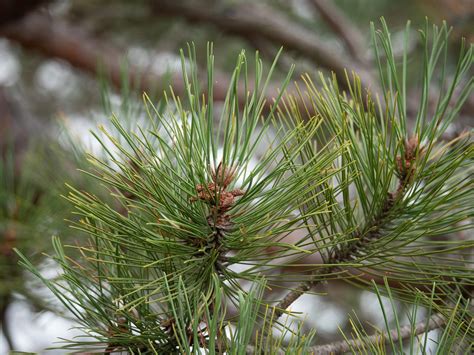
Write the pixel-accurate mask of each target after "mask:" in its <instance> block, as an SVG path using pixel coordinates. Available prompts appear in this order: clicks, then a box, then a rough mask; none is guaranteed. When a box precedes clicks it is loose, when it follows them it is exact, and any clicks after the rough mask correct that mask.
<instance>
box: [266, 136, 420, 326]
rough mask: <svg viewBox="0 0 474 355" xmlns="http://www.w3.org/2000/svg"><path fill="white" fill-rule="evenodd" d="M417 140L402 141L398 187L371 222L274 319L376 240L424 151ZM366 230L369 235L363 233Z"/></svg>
mask: <svg viewBox="0 0 474 355" xmlns="http://www.w3.org/2000/svg"><path fill="white" fill-rule="evenodd" d="M418 145H419V141H418V137H416V136H413V137H412V138H410V139H409V140H408V141H406V142H405V155H404V157H403V158H402V157H399V156H397V157H396V166H395V169H396V171H397V175H398V187H397V189H396V190H395V192H390V193H388V194H387V197H386V199H385V201H384V203H383V204H382V208H381V209H380V211H379V212H378V213H377V214H376V215H375V216H374V217H373V219H372V220H371V221H370V222H369V223H368V224H367V225H366V226H365V227H364V228H363V229H362V230H359V231H357V232H355V235H353V238H352V239H354V240H353V241H352V242H351V243H349V245H348V246H347V247H345V248H344V247H343V248H341V249H338V250H336V251H335V252H334V253H333V254H332V255H331V256H330V257H329V258H328V259H327V261H326V264H330V266H327V267H324V268H321V269H319V270H318V271H317V272H315V273H313V275H312V276H313V277H315V279H312V280H310V281H305V282H303V283H301V284H300V285H299V286H298V287H296V288H295V289H293V290H292V291H290V292H289V293H288V294H287V295H286V296H285V297H284V298H283V299H282V300H281V301H280V302H279V303H278V304H277V305H276V306H275V319H278V318H279V317H280V316H281V315H283V313H285V310H286V309H287V308H288V307H289V306H291V305H292V304H293V302H295V301H296V300H297V299H298V298H299V297H300V296H302V295H303V294H304V293H306V292H308V291H310V290H311V289H312V288H314V287H315V286H317V285H319V284H320V283H321V282H322V281H324V280H325V278H324V277H321V278H317V276H323V275H327V274H329V273H331V272H333V271H334V270H336V269H337V268H338V264H341V263H343V262H345V261H348V260H350V259H351V258H352V256H354V255H355V254H356V253H357V252H358V251H359V250H361V249H363V248H364V246H365V245H367V244H369V243H370V242H371V241H373V240H376V239H379V237H380V230H381V228H382V226H383V224H384V223H386V222H387V216H388V215H389V213H390V211H391V210H392V208H393V206H394V205H395V202H396V201H398V200H400V199H402V198H403V195H404V194H405V191H406V189H407V187H408V186H409V184H410V182H411V181H412V179H413V176H414V170H415V168H416V165H415V159H416V151H417V150H418V152H420V153H421V152H422V151H423V149H422V148H419V146H418ZM366 231H368V232H366Z"/></svg>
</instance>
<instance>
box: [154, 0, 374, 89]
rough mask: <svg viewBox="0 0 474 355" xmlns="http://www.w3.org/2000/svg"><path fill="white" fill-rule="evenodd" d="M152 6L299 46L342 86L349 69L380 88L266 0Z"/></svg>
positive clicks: (166, 0)
mask: <svg viewBox="0 0 474 355" xmlns="http://www.w3.org/2000/svg"><path fill="white" fill-rule="evenodd" d="M150 3H151V6H152V9H153V10H154V11H155V12H156V14H157V15H159V16H169V15H171V16H177V17H183V18H185V19H186V20H187V21H189V22H200V23H208V24H211V25H214V26H216V27H218V28H219V29H220V30H222V31H225V32H228V33H232V34H234V35H238V36H240V37H243V38H245V39H247V40H253V39H255V37H259V38H263V39H266V40H268V41H270V42H273V43H275V44H276V45H278V46H281V45H283V46H284V47H285V48H286V49H287V50H288V49H289V50H295V51H297V52H298V53H299V54H302V55H304V56H306V57H307V58H309V59H311V60H312V61H313V62H314V63H316V64H318V65H319V66H320V67H321V68H325V69H327V70H330V71H333V72H334V73H335V74H336V75H337V77H338V78H339V80H340V84H341V85H342V86H346V85H347V84H346V82H345V79H344V78H345V71H346V70H347V71H349V72H350V71H352V70H353V71H355V72H357V73H358V75H359V76H360V77H361V80H362V84H363V85H362V86H363V87H365V88H371V89H372V90H373V91H378V90H377V84H376V80H375V79H374V77H373V75H372V73H371V72H370V71H369V70H367V69H365V68H364V67H362V66H361V65H357V64H356V63H354V62H352V61H350V60H347V59H344V58H343V56H341V55H340V54H339V53H337V52H335V51H333V50H332V49H331V48H330V47H329V46H327V45H326V44H325V43H324V42H323V41H322V40H321V38H320V37H319V36H318V35H317V34H316V33H315V32H313V31H311V30H309V29H307V28H305V27H303V26H301V25H299V24H298V23H295V22H293V21H291V20H290V19H288V18H286V17H285V16H283V15H282V14H281V13H279V12H277V11H276V10H275V9H273V8H271V7H269V6H266V5H264V4H260V3H259V4H254V3H243V4H237V5H233V6H225V7H224V6H214V7H203V6H202V5H201V4H199V3H192V2H190V1H180V2H177V1H170V0H156V1H155V0H152V1H150Z"/></svg>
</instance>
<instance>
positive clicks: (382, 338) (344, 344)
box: [308, 313, 446, 355]
mask: <svg viewBox="0 0 474 355" xmlns="http://www.w3.org/2000/svg"><path fill="white" fill-rule="evenodd" d="M445 325H446V320H445V318H444V317H443V316H442V315H441V314H440V313H436V314H433V315H432V316H431V317H430V318H429V319H425V320H422V321H420V322H418V323H416V324H415V325H414V326H413V325H412V324H406V325H404V326H402V327H400V328H399V329H391V330H390V331H385V332H382V333H380V334H374V335H370V336H368V337H365V338H359V339H353V340H348V341H337V342H334V343H329V344H324V345H317V346H314V347H312V348H309V349H308V350H309V353H311V354H315V355H326V354H332V355H336V354H344V353H347V352H350V351H353V350H355V349H361V348H362V349H363V348H364V347H365V346H366V344H380V343H382V342H383V343H386V344H387V343H388V342H389V341H392V342H393V343H395V342H398V341H399V340H400V339H401V340H407V339H409V338H410V337H414V336H417V335H420V334H424V333H427V332H430V331H432V330H435V329H439V328H442V327H443V326H445Z"/></svg>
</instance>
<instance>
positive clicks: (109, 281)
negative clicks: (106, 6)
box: [20, 21, 474, 354]
mask: <svg viewBox="0 0 474 355" xmlns="http://www.w3.org/2000/svg"><path fill="white" fill-rule="evenodd" d="M408 29H409V27H408V26H407V32H406V33H407V36H408V34H409V31H408ZM372 34H373V43H374V48H375V52H376V55H377V58H383V59H379V61H378V67H379V71H380V77H381V81H380V90H381V92H370V89H369V90H368V91H367V92H366V91H365V90H364V88H362V87H361V83H360V79H359V78H358V77H357V75H356V74H351V75H349V74H348V75H347V82H348V88H349V89H347V90H344V91H343V90H341V89H339V88H338V85H337V82H336V80H335V78H334V77H332V78H324V77H323V76H320V77H319V78H318V80H317V81H313V80H312V79H311V77H310V76H305V77H304V82H305V85H304V87H300V88H298V93H299V96H291V95H286V94H285V88H286V86H287V85H288V83H289V82H290V77H291V73H290V74H289V75H288V77H287V79H286V80H285V81H284V82H283V84H282V86H281V95H280V96H279V97H276V98H275V101H274V102H273V103H272V105H271V106H270V108H269V109H268V106H266V102H265V96H264V93H265V89H266V87H267V85H268V82H269V78H270V76H271V75H272V72H273V69H274V66H275V63H274V64H273V66H272V67H271V68H270V70H269V71H268V73H266V74H264V70H263V68H262V64H261V61H260V59H259V57H258V54H257V55H256V56H255V63H254V66H253V68H252V67H251V65H250V64H249V61H248V58H247V56H246V55H245V54H244V53H241V54H240V55H239V57H238V58H237V63H236V66H235V70H234V73H233V76H232V81H231V85H230V87H229V90H228V94H227V97H226V100H225V104H224V105H223V107H215V106H214V102H213V98H212V92H213V83H214V78H213V61H214V58H213V54H212V46H209V47H208V67H207V79H208V80H207V85H208V87H207V88H206V89H207V90H206V91H207V92H208V93H211V94H209V96H208V97H206V96H205V95H203V91H202V90H201V88H200V83H199V81H198V73H197V66H196V61H195V56H196V54H195V50H194V48H193V47H192V46H189V47H188V56H189V63H190V64H189V66H187V64H188V62H186V60H185V57H184V54H182V55H183V73H184V74H183V81H184V85H185V88H186V93H187V95H185V97H177V96H176V95H174V93H173V91H172V89H171V90H170V91H169V92H167V93H166V94H165V100H164V103H160V104H156V103H154V102H153V100H151V99H150V98H149V97H148V96H147V95H146V94H145V95H144V96H143V105H144V108H145V112H146V115H147V117H148V121H147V123H146V124H144V125H137V126H136V127H134V128H130V127H126V126H125V125H124V124H123V121H122V120H121V119H120V117H118V116H115V115H112V117H111V118H110V123H111V125H112V128H111V129H106V128H104V127H102V128H101V131H100V132H99V133H95V136H96V138H97V140H98V141H99V142H100V143H101V145H102V147H103V152H104V154H103V156H92V155H90V156H89V157H88V159H89V163H90V165H89V168H87V169H86V171H85V173H86V174H88V175H90V176H92V177H93V178H95V179H96V181H97V183H100V184H101V185H103V186H104V187H105V188H107V189H108V190H109V193H110V196H109V197H108V198H104V197H101V196H99V195H97V194H94V193H92V192H91V191H83V190H82V189H79V188H76V187H74V186H71V187H70V193H69V194H68V195H67V197H66V198H67V200H69V201H70V202H71V203H72V204H73V205H74V208H75V214H76V215H77V216H78V218H79V220H78V221H77V222H73V223H72V227H73V228H75V229H76V230H79V231H82V232H85V233H86V234H87V235H88V236H89V239H88V240H87V242H84V243H81V244H80V245H67V244H65V243H63V242H62V241H61V240H60V239H59V238H58V237H54V238H53V246H54V250H55V255H54V256H53V258H54V260H55V261H56V262H57V263H58V264H59V265H60V266H61V268H62V270H63V273H62V275H61V276H60V277H59V278H57V279H54V280H50V279H47V278H45V277H44V276H42V275H41V273H40V272H39V270H38V269H37V268H36V267H35V266H34V265H33V263H32V262H31V261H30V260H29V259H28V258H27V257H24V256H22V255H21V254H20V258H21V264H22V265H23V266H25V267H26V268H27V269H28V270H30V271H31V272H32V273H34V274H35V275H36V276H37V277H39V278H40V279H41V280H42V282H44V284H45V285H46V286H48V287H49V289H50V290H51V291H52V292H53V293H54V295H55V296H56V297H57V298H58V299H59V300H60V301H61V302H62V304H63V305H64V307H66V308H67V309H68V310H69V311H70V312H71V314H72V315H73V316H74V318H75V319H76V320H77V321H78V323H79V326H80V328H81V329H82V330H83V332H84V337H83V338H81V337H79V338H75V339H68V340H65V341H64V342H65V343H64V348H65V349H68V350H75V351H86V350H87V351H94V350H95V351H98V352H104V351H105V352H106V353H111V352H119V351H127V352H130V353H134V354H145V353H155V354H167V353H170V354H172V353H230V354H244V353H268V354H273V353H287V354H295V353H305V354H306V353H330V352H334V353H342V352H355V353H387V352H390V351H391V352H393V353H401V352H403V351H408V352H410V353H415V352H417V351H421V352H425V351H426V349H427V340H426V339H427V338H425V340H423V341H417V340H416V337H415V335H418V334H422V333H425V332H426V331H428V330H431V329H440V333H439V337H438V340H437V349H438V352H439V353H449V352H450V351H454V352H456V351H458V352H469V350H470V349H471V350H472V341H473V330H472V315H473V312H472V304H471V296H472V294H471V293H472V288H473V284H474V280H473V277H472V262H473V260H472V248H473V246H474V244H473V242H472V240H470V239H467V240H466V239H459V238H456V237H455V236H456V234H453V233H455V232H459V231H462V230H467V229H470V228H472V218H473V217H474V216H473V212H474V209H473V207H474V206H473V202H472V201H474V188H473V187H474V186H473V181H472V173H473V165H472V161H473V159H474V149H473V145H472V136H471V135H472V133H471V132H465V133H463V134H461V135H460V136H458V137H456V138H455V139H453V140H450V141H445V140H444V139H443V137H444V136H443V134H444V133H445V132H446V130H447V129H448V127H449V125H450V124H451V123H452V122H453V120H454V119H455V118H456V116H457V114H458V112H459V110H460V109H461V107H462V105H463V102H464V101H465V100H466V98H467V97H468V96H469V95H470V94H471V93H472V88H473V77H472V75H471V72H470V69H471V64H472V61H473V51H472V45H467V44H465V43H463V44H462V46H461V53H460V56H459V61H458V63H457V65H456V66H455V68H451V67H450V63H448V62H447V57H446V50H447V45H448V36H449V29H448V28H447V26H446V25H443V26H441V27H440V28H437V27H436V26H434V27H433V28H432V29H429V28H428V25H427V27H426V29H425V30H423V31H420V35H421V37H422V39H423V46H424V62H423V70H422V72H421V77H422V81H421V92H422V95H421V99H420V105H419V110H418V112H417V114H416V117H415V118H414V119H413V120H412V117H409V115H410V114H409V113H408V112H407V95H406V80H407V71H408V69H407V67H408V66H409V58H407V56H406V55H405V56H404V57H403V59H402V61H401V63H397V61H396V60H395V58H394V56H393V53H392V49H391V48H392V46H391V42H390V33H389V31H388V29H387V26H386V25H385V23H384V22H383V21H382V29H381V30H376V29H375V28H374V27H373V28H372ZM430 36H431V37H430ZM430 38H431V39H430ZM382 53H383V55H382ZM252 69H253V71H254V72H255V75H254V77H253V78H252V80H250V75H249V74H248V73H249V72H250V71H251V70H252ZM451 69H453V73H454V74H453V75H448V73H450V72H451ZM434 82H436V85H435V84H434ZM241 86H243V88H244V90H245V92H248V95H247V97H246V100H245V102H239V98H238V95H237V93H238V90H239V87H241ZM435 86H437V87H439V88H440V89H439V92H436V93H434V92H433V90H432V88H433V87H435ZM455 92H456V101H455V102H453V101H452V98H453V93H455ZM433 95H436V96H435V100H436V103H435V110H434V112H433V113H431V112H430V110H429V106H430V105H432V99H433ZM302 102H304V103H306V104H305V105H304V106H303V105H302V104H301V103H302ZM216 116H218V117H219V119H218V120H217V121H216V119H215V117H216ZM411 122H414V123H413V124H410V123H411ZM262 147H264V148H265V149H264V154H263V155H259V152H260V151H261V150H262ZM111 199H112V200H113V201H111ZM293 233H298V235H299V236H300V237H299V239H298V240H296V241H293V240H292V241H291V242H288V238H287V237H288V236H289V235H292V234H293ZM77 255H80V257H77ZM308 255H318V256H319V257H320V259H321V262H320V263H313V264H311V265H306V267H307V269H309V270H310V271H309V272H307V273H301V272H300V271H298V270H300V266H301V260H302V259H303V258H304V257H306V256H308ZM283 267H284V268H285V273H281V272H279V270H281V269H282V268H283ZM336 279H337V280H345V281H347V282H349V283H353V284H355V285H358V286H360V287H362V288H366V289H368V290H371V291H373V292H375V293H376V294H377V296H378V297H379V298H381V297H382V295H384V296H386V297H388V298H389V299H390V301H391V302H392V307H393V313H394V314H395V319H396V326H395V329H394V330H390V327H391V326H390V324H389V323H388V321H387V322H386V328H387V329H384V330H380V331H377V333H376V334H375V335H374V336H369V335H368V334H367V333H366V331H365V330H364V329H363V328H362V326H361V325H360V324H359V323H358V321H357V316H356V315H354V316H353V317H352V318H351V319H352V320H351V323H352V324H353V333H352V334H350V335H349V334H345V335H343V337H344V339H345V340H344V341H343V342H341V343H339V344H338V343H334V344H328V345H325V346H318V345H316V346H315V345H314V344H315V343H318V336H317V333H316V331H312V332H310V333H309V334H308V333H306V334H305V333H304V332H303V331H302V329H301V326H300V327H296V330H295V327H293V326H292V325H291V324H289V323H288V322H289V321H288V322H285V317H284V316H283V315H284V314H285V313H290V312H291V310H290V308H291V305H292V303H293V302H294V301H295V300H296V299H298V298H299V297H300V296H301V295H303V294H304V293H307V292H311V290H312V289H314V287H315V286H317V285H319V284H322V283H324V282H328V281H331V280H336ZM288 280H290V281H291V282H297V283H299V284H297V285H296V286H294V287H293V286H292V287H290V289H289V290H284V294H283V296H282V297H280V298H279V299H278V300H277V302H274V299H272V298H271V297H268V294H269V293H270V291H281V290H282V289H284V286H283V282H285V281H288ZM248 285H250V286H249V287H250V288H249V287H246V286H248ZM244 286H245V287H244ZM394 300H401V301H404V302H406V303H408V304H411V305H412V307H413V308H412V309H411V311H410V312H409V324H408V325H405V324H401V323H400V322H399V318H398V317H397V316H396V315H397V310H396V309H395V306H394ZM380 304H381V312H382V313H383V315H384V318H385V319H386V317H385V314H386V312H390V311H391V310H390V309H386V307H385V306H383V303H382V302H380ZM421 307H424V308H426V309H427V310H428V314H429V315H428V317H427V318H426V319H423V320H421V319H417V317H416V314H417V309H418V308H421ZM232 309H237V310H238V314H235V312H233V311H232ZM316 312H317V310H316ZM276 330H279V332H277V331H276Z"/></svg>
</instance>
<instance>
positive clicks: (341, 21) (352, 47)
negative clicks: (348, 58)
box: [310, 0, 368, 65]
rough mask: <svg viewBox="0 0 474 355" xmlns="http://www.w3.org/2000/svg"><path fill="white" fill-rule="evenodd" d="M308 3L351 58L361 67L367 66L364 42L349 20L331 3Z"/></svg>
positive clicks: (319, 1)
mask: <svg viewBox="0 0 474 355" xmlns="http://www.w3.org/2000/svg"><path fill="white" fill-rule="evenodd" d="M310 3H311V4H312V5H313V6H314V7H315V8H316V10H317V11H318V12H319V14H320V15H321V17H322V18H323V20H324V21H325V22H326V23H327V24H328V25H329V27H330V28H331V29H332V30H333V31H334V33H336V34H337V35H339V37H340V39H341V40H342V41H343V42H344V45H345V46H346V48H347V50H348V51H349V53H350V54H351V55H352V57H353V58H354V59H356V60H357V61H358V62H359V63H361V64H363V65H366V64H368V63H367V58H366V54H365V51H364V49H365V48H366V45H365V43H366V41H365V40H364V36H363V35H362V33H361V32H360V31H359V29H358V28H357V27H356V26H354V25H353V24H352V22H351V20H350V19H349V18H348V17H347V16H346V15H345V14H344V13H343V12H342V11H340V10H339V9H338V8H337V6H335V5H334V4H333V3H332V2H331V1H328V0H310Z"/></svg>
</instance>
